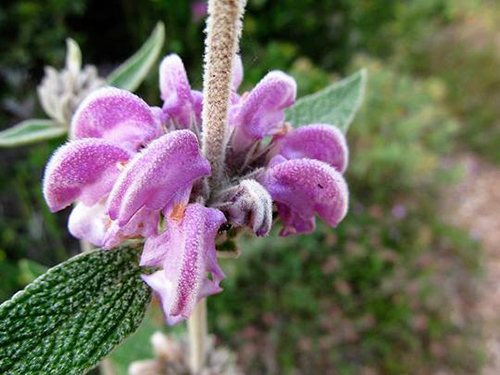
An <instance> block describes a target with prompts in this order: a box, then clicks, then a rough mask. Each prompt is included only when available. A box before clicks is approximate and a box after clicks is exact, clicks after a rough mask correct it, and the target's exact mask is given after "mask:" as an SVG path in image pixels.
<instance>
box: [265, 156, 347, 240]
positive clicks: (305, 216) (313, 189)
mask: <svg viewBox="0 0 500 375" xmlns="http://www.w3.org/2000/svg"><path fill="white" fill-rule="evenodd" d="M278 158H279V156H278ZM271 163H272V167H270V168H269V169H268V170H267V171H266V173H265V174H264V176H263V177H262V178H261V183H262V184H263V185H264V187H265V188H266V189H267V190H268V191H269V194H271V197H272V198H273V200H274V201H275V202H276V203H277V206H278V210H279V214H280V217H281V219H282V221H283V224H284V228H283V231H282V232H281V233H280V234H281V235H288V234H292V233H309V232H311V231H312V230H313V229H314V221H313V219H314V214H318V215H319V216H320V217H321V218H322V219H323V220H324V221H326V222H327V223H328V224H330V225H331V226H336V225H337V224H338V223H339V222H340V221H341V220H342V219H343V218H344V216H345V215H346V213H347V204H348V190H347V185H346V183H345V181H344V178H343V177H342V175H341V174H340V173H339V172H337V171H336V170H335V169H334V168H332V167H330V166H329V165H328V164H326V163H324V162H321V161H318V160H312V159H295V160H287V161H283V162H281V163H277V162H273V161H272V162H271Z"/></svg>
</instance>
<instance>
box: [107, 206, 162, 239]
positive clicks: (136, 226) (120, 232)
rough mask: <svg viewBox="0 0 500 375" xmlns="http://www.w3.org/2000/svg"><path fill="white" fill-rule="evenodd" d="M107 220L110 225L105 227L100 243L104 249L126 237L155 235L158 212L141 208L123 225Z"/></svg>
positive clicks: (158, 218) (158, 217)
mask: <svg viewBox="0 0 500 375" xmlns="http://www.w3.org/2000/svg"><path fill="white" fill-rule="evenodd" d="M108 218H109V216H108ZM109 222H110V223H111V226H110V227H109V228H108V229H107V231H106V234H105V236H104V238H103V241H102V245H101V246H102V247H104V248H105V249H112V248H114V247H117V246H119V245H120V244H121V243H122V242H124V241H126V240H128V239H132V238H137V237H146V238H147V237H150V236H155V235H157V234H158V224H159V222H160V214H159V212H156V211H151V210H148V209H146V208H142V209H140V210H139V211H137V213H136V214H135V215H134V216H132V218H131V219H130V221H129V222H128V223H127V224H126V225H124V226H120V225H119V224H118V223H117V222H116V221H111V220H109Z"/></svg>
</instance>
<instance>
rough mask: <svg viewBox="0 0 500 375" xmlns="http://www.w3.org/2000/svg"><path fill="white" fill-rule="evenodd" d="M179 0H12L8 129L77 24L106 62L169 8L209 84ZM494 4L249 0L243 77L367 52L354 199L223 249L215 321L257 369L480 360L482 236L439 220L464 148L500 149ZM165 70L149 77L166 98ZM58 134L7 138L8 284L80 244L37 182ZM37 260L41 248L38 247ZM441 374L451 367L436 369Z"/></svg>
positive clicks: (483, 154) (1, 12) (86, 51)
mask: <svg viewBox="0 0 500 375" xmlns="http://www.w3.org/2000/svg"><path fill="white" fill-rule="evenodd" d="M194 4H195V2H189V1H187V0H186V1H180V0H143V1H140V2H138V1H133V0H108V1H106V2H102V1H97V0H17V1H15V0H3V1H2V5H0V50H1V51H2V52H1V54H0V128H2V129H3V128H7V127H9V126H11V125H13V124H14V123H16V122H18V121H20V120H22V119H25V118H30V117H40V116H43V114H42V112H41V109H40V106H39V103H38V101H37V98H36V94H35V88H36V86H37V85H38V83H39V82H40V80H41V77H42V75H43V67H44V66H45V65H53V66H55V67H57V68H61V67H62V66H63V64H64V53H65V44H64V40H65V38H66V37H68V36H69V37H72V38H74V39H75V40H76V41H77V42H78V43H79V44H80V45H81V48H82V50H83V58H84V62H85V63H92V64H95V65H96V66H97V67H98V69H99V72H100V73H101V75H105V74H106V73H108V72H109V71H111V70H112V69H113V68H114V67H115V66H116V65H117V64H118V63H120V62H121V61H123V60H124V59H125V58H127V57H128V56H130V55H131V54H132V53H133V52H134V51H135V50H136V49H137V48H138V47H139V46H140V45H141V44H142V42H143V41H144V40H145V39H146V38H147V36H148V35H149V33H150V32H151V30H152V29H153V27H154V25H155V24H156V22H157V21H158V20H162V21H164V22H165V24H166V44H165V46H164V50H163V52H164V54H167V53H170V52H176V53H178V54H180V55H181V56H182V58H183V60H184V63H185V64H186V66H187V68H188V72H189V75H190V79H191V82H192V85H193V86H194V87H196V88H200V87H201V81H202V80H201V62H202V51H203V37H204V34H203V28H204V17H203V15H200V14H197V12H196V11H195V7H194ZM499 40H500V5H499V3H498V2H497V1H495V0H491V1H488V0H406V1H405V0H303V1H295V0H249V1H248V6H247V13H246V16H245V21H244V33H243V39H242V43H241V52H242V57H243V61H244V66H245V81H244V87H246V88H248V87H250V86H251V85H253V84H255V83H256V82H257V81H258V80H259V79H260V78H261V77H262V76H263V75H264V74H265V73H266V72H267V71H269V70H271V69H281V70H284V71H287V72H289V73H290V74H292V75H293V76H294V77H295V78H296V79H297V82H298V87H299V96H301V95H304V94H308V93H311V92H314V91H317V90H318V89H321V88H322V87H324V86H327V85H328V84H330V83H331V82H333V81H335V80H336V79H338V78H339V77H341V76H343V75H346V74H348V73H351V72H354V71H355V70H356V69H359V68H360V67H367V68H368V70H369V82H368V90H367V96H366V99H365V103H364V105H363V107H362V110H361V112H360V113H359V115H358V116H357V118H356V119H355V121H354V123H353V125H352V126H351V128H350V131H349V134H348V141H349V144H350V154H351V161H350V166H349V168H348V172H347V180H348V183H349V186H350V191H351V204H350V213H349V215H348V217H347V218H346V220H345V221H344V222H343V223H342V224H341V225H340V226H339V227H338V228H336V229H331V228H327V227H326V226H323V225H319V228H318V230H317V232H316V233H315V234H314V235H312V236H299V237H294V238H287V239H281V238H277V236H276V233H275V234H274V235H272V236H270V237H269V238H266V239H259V240H251V241H245V242H244V245H243V250H244V252H243V256H242V257H241V258H240V259H239V260H237V261H233V260H231V261H229V260H227V261H224V264H223V266H224V268H225V270H226V271H227V273H228V278H227V280H226V281H225V282H224V284H223V286H224V289H225V291H224V293H222V294H220V295H218V296H215V297H213V298H210V299H209V309H210V310H209V311H210V329H211V331H212V332H214V333H215V334H216V335H217V336H218V338H220V340H221V341H222V342H224V343H225V344H227V345H228V346H230V347H231V348H233V349H234V350H235V351H236V352H237V353H238V355H239V359H240V363H241V364H242V366H243V367H244V368H245V370H246V373H251V374H264V373H265V374H327V373H328V374H362V375H374V374H436V373H438V372H439V371H443V372H442V373H443V374H476V373H480V371H481V368H482V366H483V365H484V363H485V344H484V341H483V340H482V331H483V327H482V325H481V321H480V319H478V318H477V316H476V315H475V313H474V309H473V306H474V304H475V303H476V302H477V299H478V292H477V289H478V287H477V285H478V283H480V282H481V277H482V274H483V266H484V252H483V250H482V249H481V246H480V244H479V243H478V242H477V241H475V240H474V239H472V238H471V237H470V236H469V234H468V233H467V232H466V231H463V230H460V229H458V228H455V227H453V226H451V225H450V224H448V223H447V222H446V221H445V220H444V219H443V213H442V210H441V203H440V202H441V201H442V198H443V196H444V195H446V192H447V189H448V188H449V186H450V184H455V183H457V182H458V181H459V180H460V178H461V168H460V165H457V163H454V162H453V161H454V159H455V155H457V154H458V153H463V152H468V153H473V154H474V155H478V157H480V158H481V159H482V160H488V161H489V162H491V163H496V164H498V163H500V147H499V142H500V123H499V118H500V74H499V68H498V67H499V66H500V42H499ZM157 81H158V76H157V72H154V73H153V74H151V76H150V77H149V78H148V79H147V81H146V82H145V83H144V84H143V85H142V86H141V89H140V90H139V94H140V95H141V96H143V97H144V98H145V99H146V100H148V102H149V103H150V104H152V105H158V104H159V103H160V98H159V92H158V87H157V86H158V84H157ZM61 141H62V139H60V140H54V141H51V142H48V143H43V144H39V145H36V146H26V147H22V148H16V149H3V150H0V151H1V154H0V173H1V176H2V178H1V180H0V275H1V278H2V282H1V283H0V300H5V299H7V298H8V297H9V296H11V295H12V294H13V293H14V292H15V291H17V290H19V289H20V288H22V287H23V286H24V285H26V283H27V282H28V281H29V280H30V279H31V278H32V276H33V273H36V271H34V270H33V268H36V267H38V265H43V266H52V265H54V264H57V263H58V262H61V261H62V260H64V259H66V258H67V257H69V256H71V255H74V254H76V253H77V252H78V242H77V241H76V240H75V239H73V238H71V237H70V236H69V235H68V234H67V231H66V221H67V215H68V212H63V213H59V214H51V213H50V212H49V211H48V209H47V207H46V205H45V204H44V201H43V198H42V195H41V188H40V181H41V176H42V173H43V168H44V165H45V163H46V161H47V158H48V157H49V155H50V154H51V153H52V152H53V150H54V148H55V147H57V145H58V144H60V143H61ZM30 260H31V261H34V262H36V263H30ZM439 373H441V372H439Z"/></svg>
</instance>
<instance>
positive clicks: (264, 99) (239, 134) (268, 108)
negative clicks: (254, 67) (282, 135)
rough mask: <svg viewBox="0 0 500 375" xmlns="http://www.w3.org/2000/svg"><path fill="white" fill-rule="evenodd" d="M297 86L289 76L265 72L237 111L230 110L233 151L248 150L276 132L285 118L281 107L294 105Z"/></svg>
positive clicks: (275, 72)
mask: <svg viewBox="0 0 500 375" xmlns="http://www.w3.org/2000/svg"><path fill="white" fill-rule="evenodd" d="M296 92H297V84H296V83H295V80H294V79H293V78H292V77H290V76H289V75H287V74H285V73H282V72H278V71H273V72H270V73H268V74H267V75H266V76H265V77H264V78H263V79H262V80H261V81H260V82H259V83H258V84H257V86H255V87H254V89H253V90H252V91H251V92H250V93H249V94H248V96H246V98H244V99H242V100H241V103H240V104H238V105H239V108H238V109H237V110H233V111H231V114H232V119H231V121H232V122H233V123H234V124H233V125H234V127H235V129H234V134H233V140H232V142H233V149H236V150H239V149H244V148H246V147H248V146H249V145H250V144H251V143H252V142H254V141H257V140H260V139H262V138H264V137H266V136H268V135H273V134H274V133H276V132H277V131H279V127H280V126H281V125H282V123H283V120H284V118H285V112H284V110H285V108H287V107H290V106H291V105H292V104H293V103H295V97H296Z"/></svg>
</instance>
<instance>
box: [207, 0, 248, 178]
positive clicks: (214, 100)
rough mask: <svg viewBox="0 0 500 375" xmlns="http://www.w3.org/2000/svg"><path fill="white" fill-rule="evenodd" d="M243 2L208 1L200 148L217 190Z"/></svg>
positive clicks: (222, 174) (237, 0) (239, 0)
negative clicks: (210, 168)
mask: <svg viewBox="0 0 500 375" xmlns="http://www.w3.org/2000/svg"><path fill="white" fill-rule="evenodd" d="M244 3H245V1H244V0H209V1H208V14H209V17H208V20H207V38H206V40H205V69H204V76H203V113H202V129H203V136H202V148H203V153H204V155H205V157H206V158H207V159H208V161H209V162H210V165H211V166H212V177H211V179H210V186H211V187H212V188H213V187H217V186H218V185H219V183H220V180H221V179H222V178H223V176H224V160H225V153H226V143H227V117H228V111H229V100H230V96H231V78H232V71H233V62H234V57H235V55H236V52H237V50H238V41H239V37H240V34H241V17H242V14H243V7H244Z"/></svg>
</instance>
